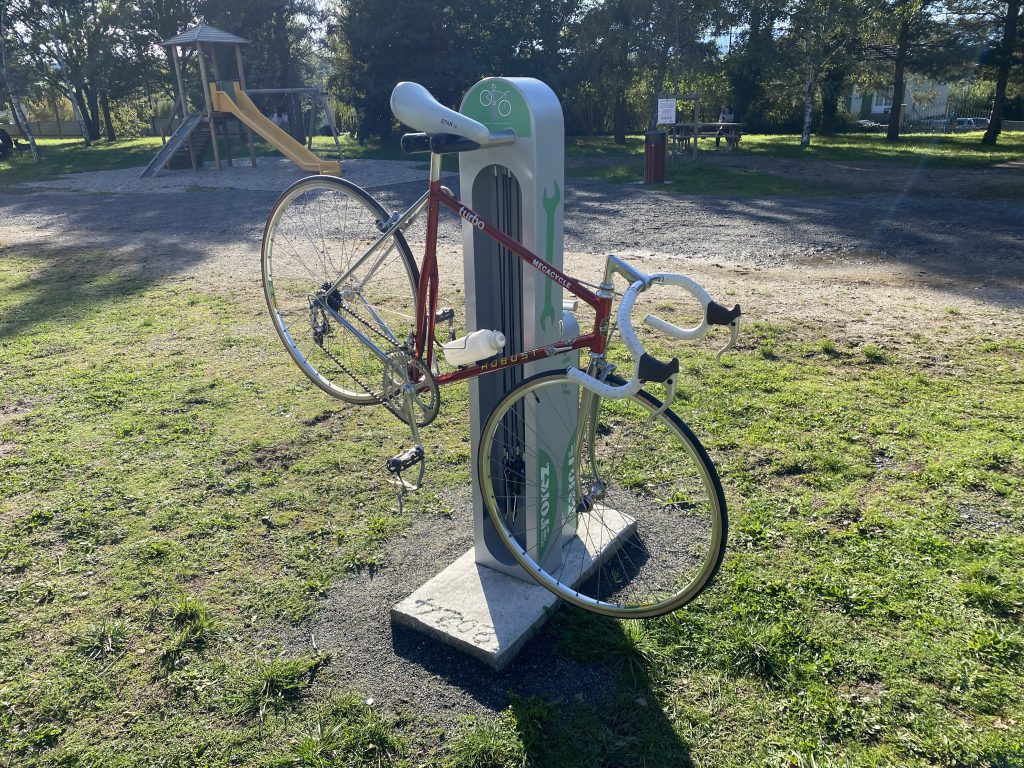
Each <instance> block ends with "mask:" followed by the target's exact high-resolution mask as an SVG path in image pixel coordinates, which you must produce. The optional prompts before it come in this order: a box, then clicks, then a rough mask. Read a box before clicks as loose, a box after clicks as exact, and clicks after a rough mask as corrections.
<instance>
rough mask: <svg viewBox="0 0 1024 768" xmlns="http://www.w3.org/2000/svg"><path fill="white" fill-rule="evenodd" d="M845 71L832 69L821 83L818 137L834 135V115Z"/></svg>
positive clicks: (837, 107)
mask: <svg viewBox="0 0 1024 768" xmlns="http://www.w3.org/2000/svg"><path fill="white" fill-rule="evenodd" d="M845 81H846V71H845V70H844V69H842V68H840V69H833V70H832V71H830V72H829V73H828V74H827V75H826V76H825V79H824V80H823V81H822V83H821V122H819V123H818V135H819V136H835V135H836V113H837V112H838V111H839V97H840V96H842V93H843V90H842V89H843V83H844V82H845Z"/></svg>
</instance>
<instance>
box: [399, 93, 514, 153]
mask: <svg viewBox="0 0 1024 768" xmlns="http://www.w3.org/2000/svg"><path fill="white" fill-rule="evenodd" d="M391 111H392V112H394V114H395V117H397V118H398V119H399V120H400V121H401V122H403V123H405V124H406V125H408V126H409V127H410V128H415V129H416V130H417V131H422V132H423V133H429V134H435V133H453V134H455V135H456V136H462V137H463V138H464V139H469V140H470V141H472V142H475V143H477V144H479V145H480V146H482V147H490V146H496V145H499V144H511V143H512V142H514V141H515V138H516V135H515V131H513V130H512V129H511V128H506V129H505V130H502V131H495V132H493V133H492V132H491V131H490V129H489V128H488V127H487V126H486V125H484V124H483V123H478V122H477V121H476V120H473V119H472V118H469V117H466V116H465V115H463V114H461V113H459V112H456V111H455V110H454V109H448V107H446V106H444V105H443V104H440V103H439V102H438V101H437V99H435V98H434V97H433V96H431V95H430V91H428V90H427V89H426V88H424V87H423V86H422V85H420V84H419V83H410V82H403V83H399V84H398V85H396V86H395V90H393V91H392V92H391Z"/></svg>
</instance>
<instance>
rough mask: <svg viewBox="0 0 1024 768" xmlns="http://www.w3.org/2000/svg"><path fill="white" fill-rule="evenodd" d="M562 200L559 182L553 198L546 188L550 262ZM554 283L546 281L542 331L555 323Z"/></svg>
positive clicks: (546, 250) (546, 254)
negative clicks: (556, 216) (557, 215)
mask: <svg viewBox="0 0 1024 768" xmlns="http://www.w3.org/2000/svg"><path fill="white" fill-rule="evenodd" d="M561 200H562V190H560V189H559V188H558V182H557V181H556V182H555V192H554V194H553V195H551V197H548V190H547V187H545V188H544V197H543V199H542V202H543V203H544V213H546V214H547V240H546V242H545V243H544V260H545V261H547V262H549V263H550V261H551V259H552V257H553V256H554V252H555V211H557V210H558V203H559V202H561ZM553 290H554V289H553V286H552V281H551V280H545V281H544V309H543V310H541V313H540V329H541V331H546V330H547V329H548V326H549V325H550V324H551V323H552V322H554V320H555V318H556V315H555V303H554V299H553V297H552V296H551V292H552V291H553Z"/></svg>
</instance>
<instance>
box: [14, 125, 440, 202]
mask: <svg viewBox="0 0 1024 768" xmlns="http://www.w3.org/2000/svg"><path fill="white" fill-rule="evenodd" d="M339 138H340V140H341V147H342V157H343V158H350V159H373V160H415V159H422V160H424V161H425V160H426V156H425V155H407V154H406V153H404V152H403V151H402V148H401V147H400V146H399V144H398V136H395V137H393V138H392V139H391V140H389V141H385V142H381V141H371V142H366V143H362V144H361V143H359V142H358V141H356V140H355V139H354V138H352V137H351V136H349V135H347V134H346V135H343V136H340V137H339ZM37 142H38V145H39V151H40V154H41V155H42V158H43V161H42V162H41V163H40V164H39V165H35V164H34V163H32V161H31V159H30V156H29V155H28V154H24V155H22V154H20V153H19V154H18V155H16V156H13V157H11V158H8V159H7V160H0V189H3V188H4V187H9V186H12V185H15V184H19V183H22V182H26V181H35V180H37V179H41V178H50V177H53V176H60V175H62V174H65V173H83V172H86V171H110V170H115V169H118V168H135V167H142V166H145V165H146V164H147V163H149V161H150V160H152V159H153V155H155V154H156V152H157V150H158V149H159V148H160V139H159V138H158V137H147V138H142V139H123V140H120V141H115V142H113V143H107V142H105V141H99V142H95V143H94V144H93V145H92V146H91V147H86V146H85V145H84V144H82V142H81V141H80V140H73V139H38V140H37ZM231 146H232V156H233V157H236V158H242V159H245V158H248V156H249V150H248V147H247V146H246V145H245V143H244V142H239V141H238V140H237V139H235V138H232V141H231ZM313 150H314V152H316V153H317V154H318V155H320V156H321V157H323V158H327V159H333V158H335V157H337V151H336V149H335V146H334V139H333V138H332V137H330V136H316V137H314V139H313ZM221 151H222V152H223V151H224V147H223V144H222V145H221ZM256 154H257V155H259V156H260V157H263V156H277V157H280V154H279V153H278V152H277V150H275V149H274V148H273V147H271V146H270V145H269V144H268V143H267V142H265V141H263V140H261V139H260V138H259V137H258V136H257V137H256ZM211 158H212V154H211V151H207V162H211ZM445 168H446V169H449V170H458V160H457V158H455V157H451V158H445Z"/></svg>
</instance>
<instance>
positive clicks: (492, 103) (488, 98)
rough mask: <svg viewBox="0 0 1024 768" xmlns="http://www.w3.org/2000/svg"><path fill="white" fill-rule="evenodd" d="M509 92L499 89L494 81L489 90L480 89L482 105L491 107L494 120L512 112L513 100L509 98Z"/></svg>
mask: <svg viewBox="0 0 1024 768" xmlns="http://www.w3.org/2000/svg"><path fill="white" fill-rule="evenodd" d="M508 94H509V92H508V91H499V90H498V86H496V85H495V84H494V83H491V87H490V89H489V90H483V91H480V106H482V107H490V108H491V119H492V120H493V119H495V117H508V116H509V115H510V114H512V102H511V101H509V100H508ZM495 113H497V115H495Z"/></svg>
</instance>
